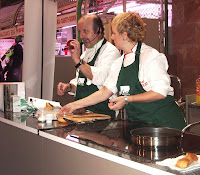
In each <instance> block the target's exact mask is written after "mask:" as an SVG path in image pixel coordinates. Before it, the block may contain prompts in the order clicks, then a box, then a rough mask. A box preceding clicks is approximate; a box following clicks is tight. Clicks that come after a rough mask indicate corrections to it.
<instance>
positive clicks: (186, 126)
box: [182, 121, 200, 133]
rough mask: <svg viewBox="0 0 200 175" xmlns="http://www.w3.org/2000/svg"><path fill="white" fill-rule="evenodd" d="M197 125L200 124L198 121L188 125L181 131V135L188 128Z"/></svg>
mask: <svg viewBox="0 0 200 175" xmlns="http://www.w3.org/2000/svg"><path fill="white" fill-rule="evenodd" d="M198 123H200V121H198V122H194V123H190V124H189V125H187V126H186V127H185V128H183V129H182V133H184V132H185V131H186V130H187V129H188V128H189V127H190V126H192V125H195V124H198Z"/></svg>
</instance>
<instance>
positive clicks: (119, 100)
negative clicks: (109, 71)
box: [108, 96, 125, 111]
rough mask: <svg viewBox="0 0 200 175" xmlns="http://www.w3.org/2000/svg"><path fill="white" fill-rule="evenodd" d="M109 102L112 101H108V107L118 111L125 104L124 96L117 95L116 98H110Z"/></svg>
mask: <svg viewBox="0 0 200 175" xmlns="http://www.w3.org/2000/svg"><path fill="white" fill-rule="evenodd" d="M109 102H110V103H108V107H109V108H110V109H111V110H115V111H117V110H120V109H122V108H123V107H124V106H125V99H124V96H120V97H116V98H113V99H110V100H109Z"/></svg>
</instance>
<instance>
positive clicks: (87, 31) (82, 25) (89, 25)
mask: <svg viewBox="0 0 200 175" xmlns="http://www.w3.org/2000/svg"><path fill="white" fill-rule="evenodd" d="M78 30H79V32H80V38H81V39H82V42H83V44H84V45H85V46H86V47H87V48H91V47H92V46H93V45H94V44H96V43H97V41H98V37H97V33H94V30H93V19H92V18H87V19H80V20H79V22H78ZM95 37H96V38H95Z"/></svg>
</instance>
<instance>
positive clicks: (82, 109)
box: [73, 108, 86, 115]
mask: <svg viewBox="0 0 200 175" xmlns="http://www.w3.org/2000/svg"><path fill="white" fill-rule="evenodd" d="M85 113H86V109H85V108H80V109H76V110H75V111H74V112H73V114H74V115H78V114H85Z"/></svg>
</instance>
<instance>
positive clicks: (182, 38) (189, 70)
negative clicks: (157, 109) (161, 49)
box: [172, 0, 200, 97]
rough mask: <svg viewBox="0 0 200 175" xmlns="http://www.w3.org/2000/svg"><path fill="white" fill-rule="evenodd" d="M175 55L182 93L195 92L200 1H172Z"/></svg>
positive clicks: (198, 70) (198, 71) (199, 70)
mask: <svg viewBox="0 0 200 175" xmlns="http://www.w3.org/2000/svg"><path fill="white" fill-rule="evenodd" d="M172 3H173V4H172V9H173V10H172V14H173V16H172V35H173V39H172V40H173V41H172V43H173V55H176V58H177V75H178V76H179V77H180V78H181V81H182V95H183V97H185V95H188V94H194V93H195V80H196V78H197V76H198V75H200V1H199V0H173V1H172Z"/></svg>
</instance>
